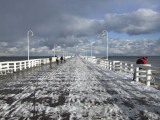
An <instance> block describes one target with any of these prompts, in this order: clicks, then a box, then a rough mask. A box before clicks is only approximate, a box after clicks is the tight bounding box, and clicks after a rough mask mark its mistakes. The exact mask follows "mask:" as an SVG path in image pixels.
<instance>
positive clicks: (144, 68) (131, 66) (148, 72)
mask: <svg viewBox="0 0 160 120" xmlns="http://www.w3.org/2000/svg"><path fill="white" fill-rule="evenodd" d="M88 60H91V61H92V62H94V63H96V62H95V61H96V59H95V58H92V57H88ZM97 61H100V65H101V66H105V67H107V68H108V69H110V70H114V71H116V70H120V71H121V72H127V73H132V74H134V75H135V78H136V81H139V79H140V78H145V80H146V84H147V86H150V82H151V80H152V79H154V78H153V76H152V71H158V72H160V71H159V70H160V67H155V66H151V64H136V63H135V62H128V61H120V60H106V59H101V58H98V59H97ZM117 64H118V65H117ZM140 68H141V69H140Z"/></svg>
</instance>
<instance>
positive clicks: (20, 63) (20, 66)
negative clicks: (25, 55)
mask: <svg viewBox="0 0 160 120" xmlns="http://www.w3.org/2000/svg"><path fill="white" fill-rule="evenodd" d="M19 69H20V70H22V62H19Z"/></svg>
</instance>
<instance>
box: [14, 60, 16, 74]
mask: <svg viewBox="0 0 160 120" xmlns="http://www.w3.org/2000/svg"><path fill="white" fill-rule="evenodd" d="M16 67H17V66H16V62H14V72H16V71H17V69H16Z"/></svg>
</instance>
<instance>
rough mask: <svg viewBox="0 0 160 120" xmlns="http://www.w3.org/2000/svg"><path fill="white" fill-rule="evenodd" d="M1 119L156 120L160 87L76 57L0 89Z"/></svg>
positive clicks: (159, 114)
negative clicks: (136, 80) (154, 86)
mask: <svg viewBox="0 0 160 120" xmlns="http://www.w3.org/2000/svg"><path fill="white" fill-rule="evenodd" d="M27 118H28V119H27ZM0 119H1V120H5V119H9V120H18V119H26V120H29V119H35V120H41V119H42V120H112V119H113V120H119V119H121V120H123V119H124V120H133V119H137V120H147V119H150V120H158V119H160V91H158V90H156V89H154V88H151V87H147V86H146V85H145V84H142V83H136V82H133V81H131V79H129V78H127V77H125V76H122V75H120V74H118V73H114V72H112V71H109V70H106V69H105V68H103V67H98V66H97V65H95V64H92V63H90V62H88V61H86V60H85V59H81V58H79V57H75V58H72V59H70V60H68V61H67V62H66V63H63V64H61V65H58V66H55V67H53V69H47V70H46V69H44V70H40V71H39V72H38V73H37V75H34V76H28V77H27V79H26V78H25V80H23V81H18V82H12V83H9V84H8V87H6V88H3V89H0Z"/></svg>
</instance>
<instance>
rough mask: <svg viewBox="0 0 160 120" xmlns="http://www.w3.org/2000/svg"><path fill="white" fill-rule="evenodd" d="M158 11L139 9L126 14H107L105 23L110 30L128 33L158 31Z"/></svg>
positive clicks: (159, 17) (159, 27) (159, 30)
mask: <svg viewBox="0 0 160 120" xmlns="http://www.w3.org/2000/svg"><path fill="white" fill-rule="evenodd" d="M159 20H160V13H159V12H155V11H153V10H151V9H139V10H137V11H135V12H132V13H127V14H107V15H106V24H107V26H108V28H109V29H110V30H112V31H116V32H121V33H127V34H129V35H140V34H151V33H159V32H160V22H159Z"/></svg>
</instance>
